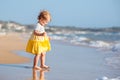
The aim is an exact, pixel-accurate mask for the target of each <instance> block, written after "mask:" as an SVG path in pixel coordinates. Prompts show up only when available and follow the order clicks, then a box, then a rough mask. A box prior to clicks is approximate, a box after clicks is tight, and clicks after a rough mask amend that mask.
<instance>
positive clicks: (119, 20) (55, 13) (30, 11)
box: [0, 0, 120, 28]
mask: <svg viewBox="0 0 120 80" xmlns="http://www.w3.org/2000/svg"><path fill="white" fill-rule="evenodd" d="M41 10H48V11H49V12H50V13H51V15H52V21H51V22H50V23H49V25H56V26H75V27H86V28H90V27H92V28H102V27H113V26H119V27H120V0H0V20H3V21H15V22H18V23H21V24H36V23H37V16H38V14H39V12H40V11H41Z"/></svg>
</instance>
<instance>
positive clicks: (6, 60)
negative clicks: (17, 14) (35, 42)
mask: <svg viewBox="0 0 120 80" xmlns="http://www.w3.org/2000/svg"><path fill="white" fill-rule="evenodd" d="M20 35H21V33H16V32H13V33H12V32H11V33H7V34H6V35H2V36H0V47H1V48H0V64H19V63H27V62H29V59H28V58H26V57H24V56H20V55H18V54H17V53H14V51H17V50H24V49H25V46H26V43H25V42H24V41H23V39H22V37H21V36H20Z"/></svg>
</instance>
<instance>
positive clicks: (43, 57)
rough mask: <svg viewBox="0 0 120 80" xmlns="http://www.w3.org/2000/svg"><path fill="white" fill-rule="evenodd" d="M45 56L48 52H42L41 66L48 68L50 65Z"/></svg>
mask: <svg viewBox="0 0 120 80" xmlns="http://www.w3.org/2000/svg"><path fill="white" fill-rule="evenodd" d="M45 58H46V53H41V56H40V60H41V68H48V66H46V65H45Z"/></svg>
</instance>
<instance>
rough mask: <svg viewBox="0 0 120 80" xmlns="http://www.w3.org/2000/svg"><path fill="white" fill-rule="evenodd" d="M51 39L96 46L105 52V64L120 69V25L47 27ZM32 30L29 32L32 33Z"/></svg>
mask: <svg viewBox="0 0 120 80" xmlns="http://www.w3.org/2000/svg"><path fill="white" fill-rule="evenodd" d="M46 31H47V33H48V35H49V36H50V37H51V40H55V41H60V42H64V43H66V44H70V45H74V46H85V47H91V48H95V49H97V50H99V51H101V52H103V53H105V54H108V56H107V57H105V64H106V66H109V67H110V68H112V69H114V70H118V71H120V27H111V28H78V27H55V26H49V27H46ZM31 33H32V31H31V32H30V33H29V34H31ZM96 80H120V74H119V75H117V77H111V78H109V77H107V76H102V77H100V78H97V79H96Z"/></svg>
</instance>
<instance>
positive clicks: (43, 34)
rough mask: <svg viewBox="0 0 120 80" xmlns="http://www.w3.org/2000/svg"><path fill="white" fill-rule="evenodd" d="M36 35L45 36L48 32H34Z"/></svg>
mask: <svg viewBox="0 0 120 80" xmlns="http://www.w3.org/2000/svg"><path fill="white" fill-rule="evenodd" d="M34 34H35V35H37V36H45V35H46V32H43V33H40V32H39V31H38V30H34Z"/></svg>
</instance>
